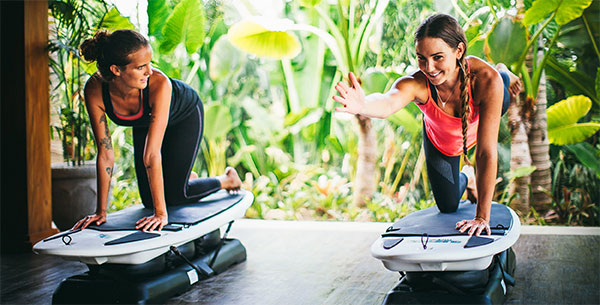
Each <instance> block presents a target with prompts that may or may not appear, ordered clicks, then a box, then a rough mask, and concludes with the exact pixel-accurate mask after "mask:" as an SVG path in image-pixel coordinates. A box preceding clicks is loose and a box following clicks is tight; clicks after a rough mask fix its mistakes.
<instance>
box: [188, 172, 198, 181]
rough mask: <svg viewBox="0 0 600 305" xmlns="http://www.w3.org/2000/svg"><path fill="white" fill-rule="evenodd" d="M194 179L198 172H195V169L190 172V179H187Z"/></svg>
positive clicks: (196, 177)
mask: <svg viewBox="0 0 600 305" xmlns="http://www.w3.org/2000/svg"><path fill="white" fill-rule="evenodd" d="M194 179H198V174H196V172H195V171H192V172H191V173H190V179H188V180H194Z"/></svg>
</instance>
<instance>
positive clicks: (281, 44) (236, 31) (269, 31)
mask: <svg viewBox="0 0 600 305" xmlns="http://www.w3.org/2000/svg"><path fill="white" fill-rule="evenodd" d="M290 23H291V21H290V20H287V19H284V20H267V19H264V18H263V19H259V18H253V19H246V20H243V21H240V22H238V23H236V24H234V25H233V26H232V27H231V28H230V29H229V32H228V34H227V35H228V36H229V41H231V43H232V44H234V45H235V46H237V47H238V48H240V49H242V50H244V51H246V52H248V53H252V54H256V55H258V56H265V57H270V58H275V59H285V58H288V59H289V58H293V57H296V55H298V53H300V49H301V48H300V42H299V41H298V38H296V36H294V35H292V34H289V33H287V32H285V30H286V29H287V25H289V24H290Z"/></svg>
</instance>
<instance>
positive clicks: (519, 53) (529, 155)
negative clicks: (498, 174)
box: [486, 0, 591, 210]
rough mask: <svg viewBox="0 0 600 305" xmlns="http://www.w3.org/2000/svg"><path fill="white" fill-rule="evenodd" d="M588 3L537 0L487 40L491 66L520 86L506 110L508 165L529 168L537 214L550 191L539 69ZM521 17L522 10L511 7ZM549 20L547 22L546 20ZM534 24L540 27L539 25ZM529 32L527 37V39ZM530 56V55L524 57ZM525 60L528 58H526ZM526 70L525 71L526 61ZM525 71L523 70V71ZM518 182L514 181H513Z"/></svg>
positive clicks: (543, 93) (542, 79) (503, 22)
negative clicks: (519, 95) (518, 97)
mask: <svg viewBox="0 0 600 305" xmlns="http://www.w3.org/2000/svg"><path fill="white" fill-rule="evenodd" d="M590 3H591V0H580V1H569V2H563V1H558V2H557V1H551V0H537V1H534V2H533V4H532V5H531V7H529V8H528V9H527V10H526V11H525V15H524V17H523V18H522V21H521V20H520V18H513V17H510V16H505V17H503V18H502V19H499V20H498V21H497V22H496V24H495V25H494V28H493V29H492V30H491V31H490V33H489V35H488V37H487V41H486V43H487V46H488V48H487V55H488V57H489V58H490V59H491V60H493V61H494V62H503V63H505V64H506V65H507V66H509V67H511V70H512V71H514V72H516V73H517V74H519V75H520V76H521V78H522V80H523V82H524V85H525V91H526V98H525V101H524V102H520V103H518V108H516V109H515V106H512V107H513V109H512V110H509V116H510V118H509V120H510V124H511V126H512V127H513V134H514V136H513V146H514V147H515V148H517V149H519V150H516V149H515V150H514V154H513V158H514V159H515V160H514V162H512V163H513V164H514V165H515V166H518V167H523V166H528V165H530V164H531V165H533V166H535V167H536V171H535V172H534V173H533V174H532V179H531V180H530V182H531V184H532V190H533V192H534V194H533V195H534V202H535V203H536V205H537V207H538V209H547V208H548V207H549V203H550V202H551V198H550V197H548V196H547V195H546V193H547V190H549V189H550V186H551V181H552V180H551V173H550V166H551V163H550V158H549V153H548V151H549V143H548V141H547V138H548V137H547V130H546V111H545V109H546V104H547V101H546V78H545V76H544V69H545V67H546V63H547V62H548V58H549V57H550V56H549V55H550V54H551V52H552V51H553V48H555V42H556V40H557V38H558V37H559V34H560V32H561V27H562V26H564V25H565V24H567V23H569V22H570V21H572V20H574V19H576V18H578V17H580V16H581V15H582V13H583V11H584V9H585V8H586V7H588V6H589V5H590ZM517 8H518V9H520V12H521V13H522V12H523V11H524V10H523V8H524V7H523V4H522V3H521V4H520V6H518V7H517ZM548 15H550V16H548ZM542 21H543V23H541V24H540V22H542ZM529 30H531V32H533V34H532V35H531V36H530V35H529V34H528V33H529ZM544 31H548V32H549V33H548V35H549V36H550V37H549V38H550V39H549V41H548V45H547V46H543V45H542V46H539V47H538V52H536V53H530V52H531V50H532V47H534V46H536V47H537V46H538V44H540V43H542V42H541V39H542V37H543V36H542V33H544ZM529 54H531V55H529ZM528 55H529V57H528ZM527 58H529V61H528V64H527V65H525V62H526V59H527ZM527 67H529V70H528V68H527ZM517 182H519V180H517ZM520 182H521V184H520V186H519V185H517V188H518V189H521V190H525V189H527V187H528V186H527V185H526V184H522V183H523V182H525V183H528V182H529V181H527V180H525V181H520ZM520 199H521V200H524V202H523V204H522V206H523V207H522V210H527V209H528V206H529V201H528V199H529V198H528V196H521V198H520Z"/></svg>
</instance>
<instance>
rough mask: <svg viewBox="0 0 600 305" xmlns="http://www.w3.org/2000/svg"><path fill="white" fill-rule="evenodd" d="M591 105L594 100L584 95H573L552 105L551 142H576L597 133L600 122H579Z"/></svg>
mask: <svg viewBox="0 0 600 305" xmlns="http://www.w3.org/2000/svg"><path fill="white" fill-rule="evenodd" d="M591 107H592V102H591V101H590V99H589V98H587V97H585V96H583V95H577V96H571V97H569V98H568V99H566V100H562V101H560V102H558V103H556V104H554V105H552V106H550V107H549V108H548V110H547V115H548V138H549V141H550V143H552V144H556V145H565V144H575V143H578V142H581V141H584V140H585V139H587V138H589V137H590V136H591V135H593V134H595V133H596V132H597V131H598V129H600V123H597V122H587V123H577V121H578V120H579V119H580V118H582V117H583V116H585V115H586V114H587V113H588V111H589V110H590V108H591Z"/></svg>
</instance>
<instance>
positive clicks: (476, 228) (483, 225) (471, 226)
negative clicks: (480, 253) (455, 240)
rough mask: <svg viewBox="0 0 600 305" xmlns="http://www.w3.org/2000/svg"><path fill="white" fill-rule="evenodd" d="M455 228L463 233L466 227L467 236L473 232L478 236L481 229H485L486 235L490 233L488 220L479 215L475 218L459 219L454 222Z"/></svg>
mask: <svg viewBox="0 0 600 305" xmlns="http://www.w3.org/2000/svg"><path fill="white" fill-rule="evenodd" d="M456 229H457V230H459V231H460V233H463V232H465V231H466V230H467V229H468V230H469V232H468V233H469V236H472V235H473V233H475V236H479V234H481V233H482V232H483V231H486V232H487V235H491V234H492V230H491V229H490V224H489V222H488V221H486V220H485V219H483V218H480V217H475V219H472V220H461V221H459V222H457V223H456Z"/></svg>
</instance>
